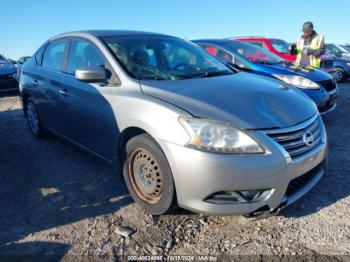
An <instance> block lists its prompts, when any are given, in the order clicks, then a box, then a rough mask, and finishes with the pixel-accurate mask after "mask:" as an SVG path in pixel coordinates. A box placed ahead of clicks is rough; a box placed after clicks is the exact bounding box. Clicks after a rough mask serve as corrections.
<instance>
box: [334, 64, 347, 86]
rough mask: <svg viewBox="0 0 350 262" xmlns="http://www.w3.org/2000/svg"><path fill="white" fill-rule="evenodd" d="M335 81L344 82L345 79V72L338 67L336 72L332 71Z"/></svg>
mask: <svg viewBox="0 0 350 262" xmlns="http://www.w3.org/2000/svg"><path fill="white" fill-rule="evenodd" d="M334 78H335V81H337V82H338V83H340V82H344V81H345V80H346V79H347V76H346V72H345V71H344V69H342V68H340V67H336V72H335V73H334Z"/></svg>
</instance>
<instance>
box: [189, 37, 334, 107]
mask: <svg viewBox="0 0 350 262" xmlns="http://www.w3.org/2000/svg"><path fill="white" fill-rule="evenodd" d="M193 42H194V43H196V44H198V45H199V46H201V47H202V48H204V49H205V50H206V51H207V52H209V53H210V54H212V55H214V56H215V57H217V58H218V59H219V60H221V61H222V62H223V63H225V64H227V65H230V66H234V67H236V68H239V69H240V70H242V71H246V72H251V73H254V74H258V75H263V76H268V77H272V78H277V79H279V80H281V81H284V82H286V83H288V84H291V85H294V86H296V87H298V88H299V89H301V90H302V91H303V92H305V93H306V94H307V95H308V96H309V97H310V98H311V99H312V100H313V101H314V102H315V103H316V105H317V107H318V109H319V111H320V112H321V113H326V112H329V111H331V110H333V109H334V108H335V107H336V99H337V96H338V93H339V92H338V88H337V84H336V82H335V80H334V78H333V76H331V75H330V74H328V73H325V72H323V71H321V70H317V69H314V68H309V67H308V68H302V67H297V66H295V65H294V64H293V63H291V62H288V61H286V60H283V59H282V58H280V57H278V56H276V55H274V54H273V53H271V52H269V51H267V50H265V49H263V48H261V47H258V46H256V45H252V44H248V43H243V42H239V41H234V40H229V39H206V40H194V41H193Z"/></svg>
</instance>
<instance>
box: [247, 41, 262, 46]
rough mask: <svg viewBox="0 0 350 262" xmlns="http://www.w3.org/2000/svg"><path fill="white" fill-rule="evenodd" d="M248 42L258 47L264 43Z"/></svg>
mask: <svg viewBox="0 0 350 262" xmlns="http://www.w3.org/2000/svg"><path fill="white" fill-rule="evenodd" d="M249 44H252V45H256V46H259V47H264V44H263V43H261V42H249Z"/></svg>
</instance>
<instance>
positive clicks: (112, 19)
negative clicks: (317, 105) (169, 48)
mask: <svg viewBox="0 0 350 262" xmlns="http://www.w3.org/2000/svg"><path fill="white" fill-rule="evenodd" d="M0 10H1V15H0V17H1V23H0V54H4V55H5V56H6V57H8V58H12V59H18V58H20V57H21V56H27V55H32V54H33V53H34V52H35V51H36V49H37V48H38V47H39V46H40V45H41V44H42V43H44V42H45V41H46V40H47V39H49V38H50V37H52V36H54V35H57V34H59V33H63V32H68V31H76V30H88V29H127V30H142V31H151V32H157V33H164V34H169V35H175V36H178V37H182V38H185V39H187V40H191V39H199V38H223V37H233V36H253V35H254V36H255V35H259V36H266V37H276V38H282V39H284V40H286V41H289V42H290V41H295V40H296V39H297V38H298V37H299V36H300V35H301V28H302V24H303V23H304V22H305V21H309V20H310V21H312V22H313V23H314V26H315V29H316V31H317V32H319V33H321V34H323V35H324V36H325V40H326V42H334V43H340V44H343V43H349V42H350V31H349V28H350V18H349V15H350V0H332V1H321V0H291V1H287V0H285V1H283V0H212V1H210V0H0Z"/></svg>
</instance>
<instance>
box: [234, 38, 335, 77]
mask: <svg viewBox="0 0 350 262" xmlns="http://www.w3.org/2000/svg"><path fill="white" fill-rule="evenodd" d="M234 39H235V40H238V41H242V42H248V43H250V44H254V45H257V46H260V47H263V48H265V49H267V50H269V51H270V52H272V53H274V54H275V55H278V56H279V57H281V58H283V59H285V60H288V61H291V62H295V60H296V58H297V56H296V55H295V54H293V52H291V51H290V48H289V44H288V43H287V42H286V41H284V40H282V39H276V38H267V37H261V36H247V37H236V38H234ZM295 51H296V50H295ZM291 53H292V54H291ZM321 60H322V63H321V68H320V69H322V70H323V71H325V72H327V73H330V74H332V75H333V74H334V73H335V72H336V69H335V67H334V62H333V58H331V57H329V56H326V55H323V56H322V57H321Z"/></svg>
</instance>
